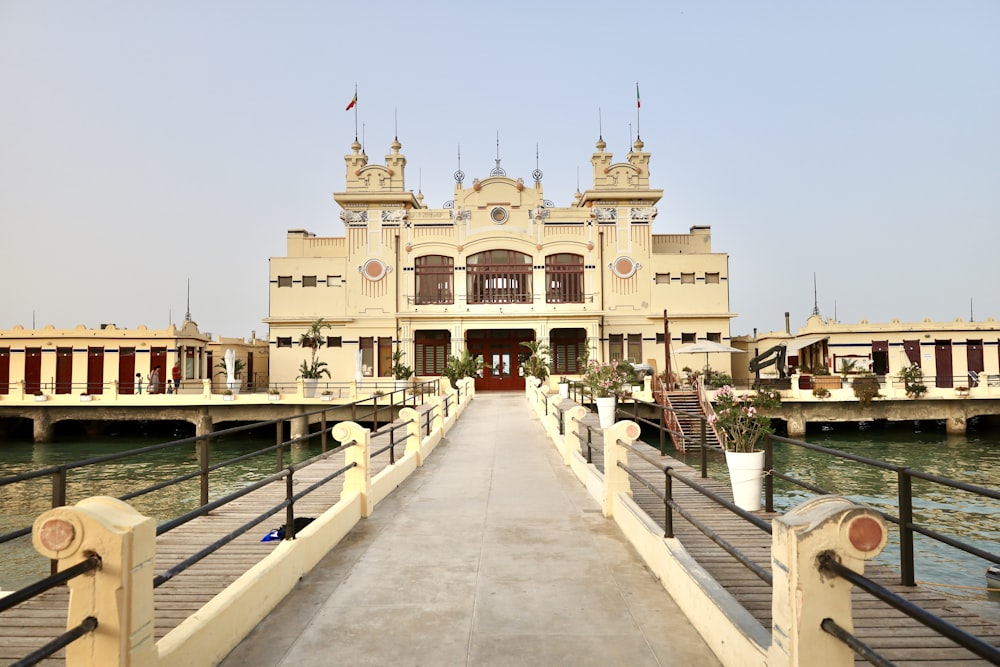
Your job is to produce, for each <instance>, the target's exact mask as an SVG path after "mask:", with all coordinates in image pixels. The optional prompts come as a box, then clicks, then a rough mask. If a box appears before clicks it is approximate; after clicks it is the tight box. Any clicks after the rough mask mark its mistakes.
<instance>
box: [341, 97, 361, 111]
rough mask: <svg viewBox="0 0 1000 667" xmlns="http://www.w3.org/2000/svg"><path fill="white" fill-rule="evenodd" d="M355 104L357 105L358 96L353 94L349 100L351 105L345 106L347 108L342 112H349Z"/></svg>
mask: <svg viewBox="0 0 1000 667" xmlns="http://www.w3.org/2000/svg"><path fill="white" fill-rule="evenodd" d="M357 103H358V94H357V93H354V97H352V98H351V103H350V104H348V105H347V108H346V109H344V111H350V110H351V109H353V108H354V105H355V104H357Z"/></svg>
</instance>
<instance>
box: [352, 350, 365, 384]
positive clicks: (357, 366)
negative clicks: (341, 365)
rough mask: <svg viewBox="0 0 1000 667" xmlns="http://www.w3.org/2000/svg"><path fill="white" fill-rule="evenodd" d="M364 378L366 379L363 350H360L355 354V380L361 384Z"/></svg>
mask: <svg viewBox="0 0 1000 667" xmlns="http://www.w3.org/2000/svg"><path fill="white" fill-rule="evenodd" d="M362 378H364V374H363V369H362V367H361V350H360V349H359V350H358V351H357V352H355V353H354V380H355V381H356V382H361V380H362Z"/></svg>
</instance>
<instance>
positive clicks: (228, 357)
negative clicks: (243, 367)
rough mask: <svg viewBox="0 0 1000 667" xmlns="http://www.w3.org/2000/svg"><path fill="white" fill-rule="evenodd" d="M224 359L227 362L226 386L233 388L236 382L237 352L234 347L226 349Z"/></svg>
mask: <svg viewBox="0 0 1000 667" xmlns="http://www.w3.org/2000/svg"><path fill="white" fill-rule="evenodd" d="M223 360H224V361H225V362H226V386H227V387H229V388H230V389H232V388H233V385H234V384H236V352H235V351H234V350H232V349H229V350H226V354H225V356H223ZM234 393H235V392H234Z"/></svg>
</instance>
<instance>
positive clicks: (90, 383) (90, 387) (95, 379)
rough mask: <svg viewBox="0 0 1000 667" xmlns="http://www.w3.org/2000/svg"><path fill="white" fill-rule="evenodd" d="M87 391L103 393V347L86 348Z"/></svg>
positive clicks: (89, 392)
mask: <svg viewBox="0 0 1000 667" xmlns="http://www.w3.org/2000/svg"><path fill="white" fill-rule="evenodd" d="M87 393H88V394H103V393H104V348H103V347H91V348H88V349H87Z"/></svg>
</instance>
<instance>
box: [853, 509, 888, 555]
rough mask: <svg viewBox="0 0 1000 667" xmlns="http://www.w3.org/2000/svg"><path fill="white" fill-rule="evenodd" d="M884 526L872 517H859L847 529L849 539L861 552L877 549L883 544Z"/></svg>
mask: <svg viewBox="0 0 1000 667" xmlns="http://www.w3.org/2000/svg"><path fill="white" fill-rule="evenodd" d="M882 537H883V535H882V526H881V525H880V524H879V522H878V521H876V520H875V519H873V518H871V517H870V516H863V517H858V518H857V519H855V520H854V521H852V522H851V525H850V526H849V527H848V529H847V539H849V540H850V541H851V545H852V546H853V547H854V548H855V549H857V550H858V551H861V552H868V551H873V550H874V549H877V548H878V546H879V545H880V544H881V543H882Z"/></svg>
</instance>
